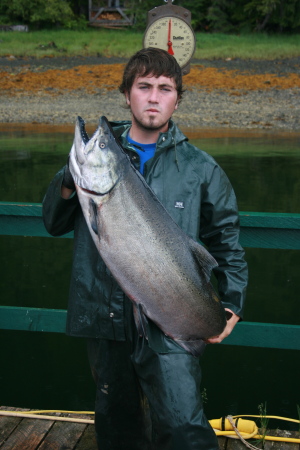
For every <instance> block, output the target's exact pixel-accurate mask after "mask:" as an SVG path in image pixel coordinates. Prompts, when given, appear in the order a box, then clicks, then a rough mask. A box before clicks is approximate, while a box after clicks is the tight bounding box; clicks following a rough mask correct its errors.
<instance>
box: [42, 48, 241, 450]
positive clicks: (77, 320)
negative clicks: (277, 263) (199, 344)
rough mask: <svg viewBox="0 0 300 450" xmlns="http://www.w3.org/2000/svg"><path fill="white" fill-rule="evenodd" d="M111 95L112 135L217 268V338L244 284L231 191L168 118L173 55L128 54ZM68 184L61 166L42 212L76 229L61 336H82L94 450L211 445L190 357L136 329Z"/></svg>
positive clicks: (59, 229)
mask: <svg viewBox="0 0 300 450" xmlns="http://www.w3.org/2000/svg"><path fill="white" fill-rule="evenodd" d="M120 91H121V92H122V93H123V94H124V95H125V99H126V103H127V105H128V106H129V108H130V110H131V115H132V121H131V122H126V121H124V122H113V123H112V124H111V125H112V127H113V129H114V133H115V136H116V137H117V138H118V139H119V141H120V142H121V144H122V146H123V148H124V149H125V151H126V152H128V154H129V155H130V158H131V160H132V163H133V164H134V165H135V166H136V167H137V168H138V169H139V170H140V171H141V173H142V174H143V176H144V177H145V179H146V181H147V183H148V184H149V185H150V186H151V188H152V189H153V191H154V192H155V193H156V195H157V197H158V198H159V199H160V201H161V202H162V203H163V205H164V206H165V207H166V209H167V210H168V211H169V213H170V214H171V216H172V217H173V219H174V220H175V221H176V222H177V223H178V225H179V226H180V227H181V228H182V229H183V230H184V231H185V232H186V233H187V234H188V235H189V236H191V237H192V238H194V239H195V240H197V239H201V241H202V242H203V243H204V244H205V245H206V246H207V248H208V250H209V252H210V253H211V254H212V255H213V256H214V258H215V259H216V260H217V262H218V264H219V265H218V267H217V268H216V269H215V271H214V272H215V275H216V277H217V280H218V290H219V294H220V297H221V300H222V302H223V305H224V307H225V309H227V311H229V316H230V315H231V317H230V318H229V319H228V321H227V326H226V328H225V330H224V332H223V333H222V335H220V336H216V337H213V338H211V339H209V340H208V342H209V343H217V342H221V341H222V340H223V339H224V338H225V337H226V336H228V335H229V334H230V332H231V331H232V329H233V328H234V326H235V324H236V323H237V322H238V321H239V320H240V318H241V317H242V311H243V304H244V299H245V290H246V285H247V265H246V263H245V261H244V251H243V249H242V248H241V247H240V245H239V243H238V238H239V220H238V211H237V206H236V199H235V195H234V192H233V189H232V187H231V185H230V183H229V181H228V179H227V177H226V175H225V174H224V172H223V171H222V169H221V168H220V167H219V166H218V165H217V163H216V162H215V161H214V159H213V158H211V157H210V156H209V155H207V154H206V153H204V152H202V151H201V150H199V149H197V148H196V147H194V146H192V145H190V144H189V143H188V141H187V138H186V137H185V136H184V135H183V134H182V133H181V131H180V130H179V129H178V128H177V126H176V125H175V124H174V122H173V121H172V120H171V116H172V114H173V112H174V110H176V109H177V107H178V104H179V102H180V100H181V97H182V93H183V89H182V77H181V70H180V67H179V66H178V64H177V62H176V60H175V59H174V58H173V57H172V56H170V55H169V54H168V53H167V52H165V51H163V50H159V49H151V48H149V49H143V50H141V51H139V52H138V53H136V54H135V55H134V56H133V57H132V58H131V59H130V61H129V62H128V64H127V66H126V68H125V71H124V75H123V81H122V84H121V86H120ZM74 189H75V187H74V182H73V180H72V176H71V174H70V171H69V169H68V165H66V166H65V167H64V168H63V169H62V170H60V171H59V172H58V174H57V175H56V176H55V178H54V180H53V181H52V183H51V184H50V187H49V189H48V191H47V193H46V196H45V199H44V202H43V214H44V222H45V226H46V228H47V230H48V231H49V233H51V234H53V235H55V236H58V235H62V234H64V233H67V232H69V231H70V230H72V229H74V233H75V234H74V258H73V271H72V278H71V285H70V296H69V307H68V321H67V333H68V334H69V335H72V336H82V337H86V338H88V354H89V360H90V365H91V369H92V373H93V376H94V379H95V381H96V384H97V396H96V406H95V421H96V436H97V442H98V446H99V449H101V450H125V449H126V450H146V449H153V450H192V449H193V450H217V449H218V443H217V439H216V437H215V434H214V432H213V430H212V429H211V427H210V425H209V423H208V421H207V419H206V417H205V415H204V412H203V407H202V403H201V397H200V381H201V369H200V366H199V361H198V359H197V358H195V357H193V356H191V355H190V354H188V353H187V352H186V351H185V350H183V349H182V348H181V347H179V346H178V345H177V344H176V343H175V342H174V341H172V339H170V338H168V337H167V336H165V335H164V334H163V333H162V332H161V331H160V330H159V329H158V328H157V327H156V326H155V325H154V324H153V323H152V322H150V321H149V333H148V339H145V338H144V337H141V336H139V335H138V333H137V330H136V327H135V324H134V319H133V313H132V304H131V302H130V300H129V299H128V298H127V297H126V296H125V294H124V293H123V292H122V291H121V289H120V287H119V286H118V285H117V283H116V281H115V280H114V279H113V278H112V276H111V274H110V272H109V269H108V268H107V267H106V266H105V265H104V262H103V261H102V259H101V257H100V256H99V254H98V251H97V250H96V247H95V245H94V243H93V241H92V238H91V236H90V234H89V231H88V228H87V226H86V223H85V220H84V218H83V215H82V212H81V209H80V205H79V202H78V199H77V195H76V193H74ZM140 231H141V230H138V229H137V230H136V232H137V233H139V232H140ZM182 305H183V309H184V298H183V299H182Z"/></svg>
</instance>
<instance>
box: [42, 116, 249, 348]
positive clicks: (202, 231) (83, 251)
mask: <svg viewBox="0 0 300 450" xmlns="http://www.w3.org/2000/svg"><path fill="white" fill-rule="evenodd" d="M111 125H112V127H113V130H114V133H115V136H116V137H117V138H118V139H119V141H120V142H121V144H122V146H123V148H124V149H125V151H126V152H127V153H128V154H129V156H130V158H131V161H132V163H133V164H134V165H135V166H136V167H137V168H138V167H139V156H138V154H137V153H136V152H135V150H134V149H133V147H132V146H131V145H130V144H129V143H128V142H127V139H126V136H127V133H128V130H129V128H130V126H131V122H129V121H123V122H112V123H111ZM63 176H64V168H63V169H61V170H60V171H59V172H58V173H57V174H56V176H55V177H54V179H53V180H52V182H51V184H50V186H49V188H48V190H47V193H46V195H45V198H44V200H43V218H44V224H45V227H46V229H47V231H48V232H49V233H50V234H52V235H53V236H61V235H63V234H65V233H68V232H70V231H72V230H74V250H73V268H72V275H71V282H70V292H69V305H68V316H67V334H69V335H71V336H81V337H88V338H106V339H115V340H125V338H126V336H125V327H124V318H125V314H126V312H125V311H124V308H125V307H126V302H124V299H125V294H124V293H123V292H122V290H121V289H120V287H119V286H118V284H117V283H116V281H115V280H114V278H113V277H112V275H111V273H110V271H109V269H108V268H107V267H106V266H105V264H104V262H103V260H102V259H101V257H100V255H99V253H98V251H97V249H96V247H95V244H94V243H93V241H92V238H91V236H90V233H89V231H88V228H87V225H86V223H85V219H84V217H83V214H82V211H81V208H80V205H79V201H78V198H77V195H76V193H75V194H74V195H73V196H72V197H71V198H70V199H68V200H65V199H63V198H62V197H61V195H60V192H61V184H62V180H63ZM144 177H145V179H146V181H147V183H148V184H149V186H150V187H151V188H152V190H153V191H154V192H155V194H156V195H157V197H158V198H159V200H160V201H161V203H162V204H163V205H164V206H165V208H166V209H167V210H168V212H169V213H170V215H171V216H172V218H173V219H174V220H175V222H177V224H178V225H179V226H180V227H181V228H182V229H183V230H184V231H185V232H186V233H187V234H188V235H189V236H190V237H191V238H193V239H194V240H201V242H202V243H203V244H205V245H206V246H207V249H208V251H209V252H210V253H211V254H212V255H213V257H214V258H215V259H216V261H217V262H218V264H219V265H218V267H217V268H215V269H214V274H215V276H216V278H217V281H218V291H219V295H220V297H221V300H222V303H223V305H224V307H228V308H230V309H231V310H232V311H234V312H235V313H236V314H238V315H239V316H240V317H242V315H243V305H244V300H245V291H246V286H247V277H248V272H247V264H246V262H245V260H244V251H243V249H242V248H241V246H240V244H239V217H238V210H237V204H236V197H235V194H234V191H233V189H232V186H231V184H230V182H229V180H228V178H227V176H226V175H225V173H224V172H223V170H222V169H221V168H220V167H219V166H218V164H217V163H216V161H215V160H214V159H213V158H212V157H211V156H209V155H208V154H206V153H205V152H203V151H201V150H199V149H198V148H197V147H194V146H192V145H191V144H189V143H188V139H187V138H186V137H185V136H184V134H183V133H182V132H181V131H180V130H179V128H178V127H177V126H176V125H175V124H174V122H172V121H170V126H169V130H168V131H167V132H166V133H161V134H160V136H159V139H158V141H157V146H156V152H155V155H154V157H153V158H151V159H150V160H148V161H147V162H146V164H145V168H144ZM136 232H137V233H139V232H140V230H136ZM182 303H183V308H184V298H183V299H182Z"/></svg>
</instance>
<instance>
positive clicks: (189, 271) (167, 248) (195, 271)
mask: <svg viewBox="0 0 300 450" xmlns="http://www.w3.org/2000/svg"><path fill="white" fill-rule="evenodd" d="M69 164H70V170H71V173H72V175H73V178H74V181H75V185H76V190H77V194H78V198H79V201H80V204H81V208H82V211H83V214H84V217H85V219H86V222H87V225H88V228H89V230H90V233H91V235H92V237H93V240H94V242H95V245H96V247H97V249H98V251H99V253H100V255H101V257H102V259H103V260H104V262H105V264H106V265H107V267H108V268H109V270H110V271H111V273H112V275H113V276H114V278H115V279H116V281H117V282H118V283H119V285H120V286H121V288H122V289H123V291H124V292H125V293H126V295H127V296H128V297H129V298H130V299H131V300H132V302H133V304H134V313H135V320H136V323H137V327H138V329H139V330H141V329H142V330H144V327H143V322H144V321H145V320H147V319H145V316H146V317H148V318H149V319H151V320H152V321H153V322H154V323H155V324H156V325H157V326H158V327H159V328H160V329H161V330H162V331H163V332H164V333H165V334H166V335H167V336H169V337H171V338H172V339H174V341H175V342H177V343H178V344H179V345H180V346H182V347H183V348H184V349H186V350H187V351H188V352H190V353H191V354H193V355H194V356H198V355H199V354H201V353H202V351H203V348H204V346H205V344H204V342H203V340H205V339H206V338H209V337H212V336H216V335H218V334H220V333H221V332H222V331H223V329H224V327H225V325H226V319H225V313H224V308H223V306H222V304H221V302H220V301H219V298H218V296H217V295H216V293H215V291H214V289H213V287H212V285H211V283H210V275H211V270H212V268H213V267H214V266H216V265H217V263H216V261H215V260H214V258H213V257H212V256H211V255H210V254H209V253H208V252H207V250H206V249H205V248H204V247H203V246H201V245H200V244H198V243H197V242H195V241H193V240H192V239H191V238H189V237H188V236H187V235H186V234H185V233H184V232H183V231H182V230H181V228H179V226H178V225H177V224H176V223H175V222H174V221H173V219H172V218H171V216H170V215H169V213H168V212H167V211H166V209H165V208H164V206H163V205H162V204H161V203H160V202H159V200H158V199H157V197H156V196H155V194H154V193H153V191H152V190H151V189H150V187H149V186H148V185H147V183H146V182H145V180H144V178H143V177H142V176H141V175H140V174H139V172H138V171H137V170H136V169H135V168H134V167H133V165H132V164H131V162H130V159H129V157H128V156H127V154H126V153H125V152H124V150H123V149H122V147H121V145H120V144H119V143H118V142H117V141H116V139H115V137H114V135H113V131H112V129H111V127H110V125H109V123H108V121H107V119H106V118H105V117H101V119H100V123H99V126H98V128H97V130H96V132H95V133H94V135H93V136H92V137H91V139H89V137H88V135H87V133H86V131H85V126H84V121H83V119H82V118H81V117H78V119H77V122H76V126H75V137H74V144H73V146H72V149H71V152H70V159H69Z"/></svg>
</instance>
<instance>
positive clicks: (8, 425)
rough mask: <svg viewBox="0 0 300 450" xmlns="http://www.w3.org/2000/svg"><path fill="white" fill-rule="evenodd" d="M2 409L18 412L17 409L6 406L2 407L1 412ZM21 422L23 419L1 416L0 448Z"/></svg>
mask: <svg viewBox="0 0 300 450" xmlns="http://www.w3.org/2000/svg"><path fill="white" fill-rule="evenodd" d="M1 409H2V410H4V411H7V410H10V411H13V410H14V411H16V408H7V407H6V406H1V407H0V410H1ZM21 420H22V418H19V417H7V416H0V447H1V445H2V444H3V442H5V441H6V439H7V438H8V437H9V436H10V434H11V433H13V431H14V430H15V428H17V426H18V425H19V423H20V422H21Z"/></svg>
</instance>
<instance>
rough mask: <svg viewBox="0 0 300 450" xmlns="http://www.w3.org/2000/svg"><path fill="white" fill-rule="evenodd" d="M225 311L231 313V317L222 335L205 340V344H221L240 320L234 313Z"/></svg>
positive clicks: (226, 309)
mask: <svg viewBox="0 0 300 450" xmlns="http://www.w3.org/2000/svg"><path fill="white" fill-rule="evenodd" d="M225 311H229V312H230V313H232V316H231V317H230V319H228V320H227V325H226V327H225V329H224V331H223V333H222V334H220V335H219V336H215V337H212V338H210V339H207V340H206V341H205V342H206V343H207V344H219V343H220V342H222V341H223V339H225V338H226V337H227V336H229V335H230V333H231V332H232V330H233V329H234V327H235V325H236V324H237V323H238V321H239V320H240V317H239V316H237V315H236V314H234V312H233V311H231V310H230V309H228V308H225Z"/></svg>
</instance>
